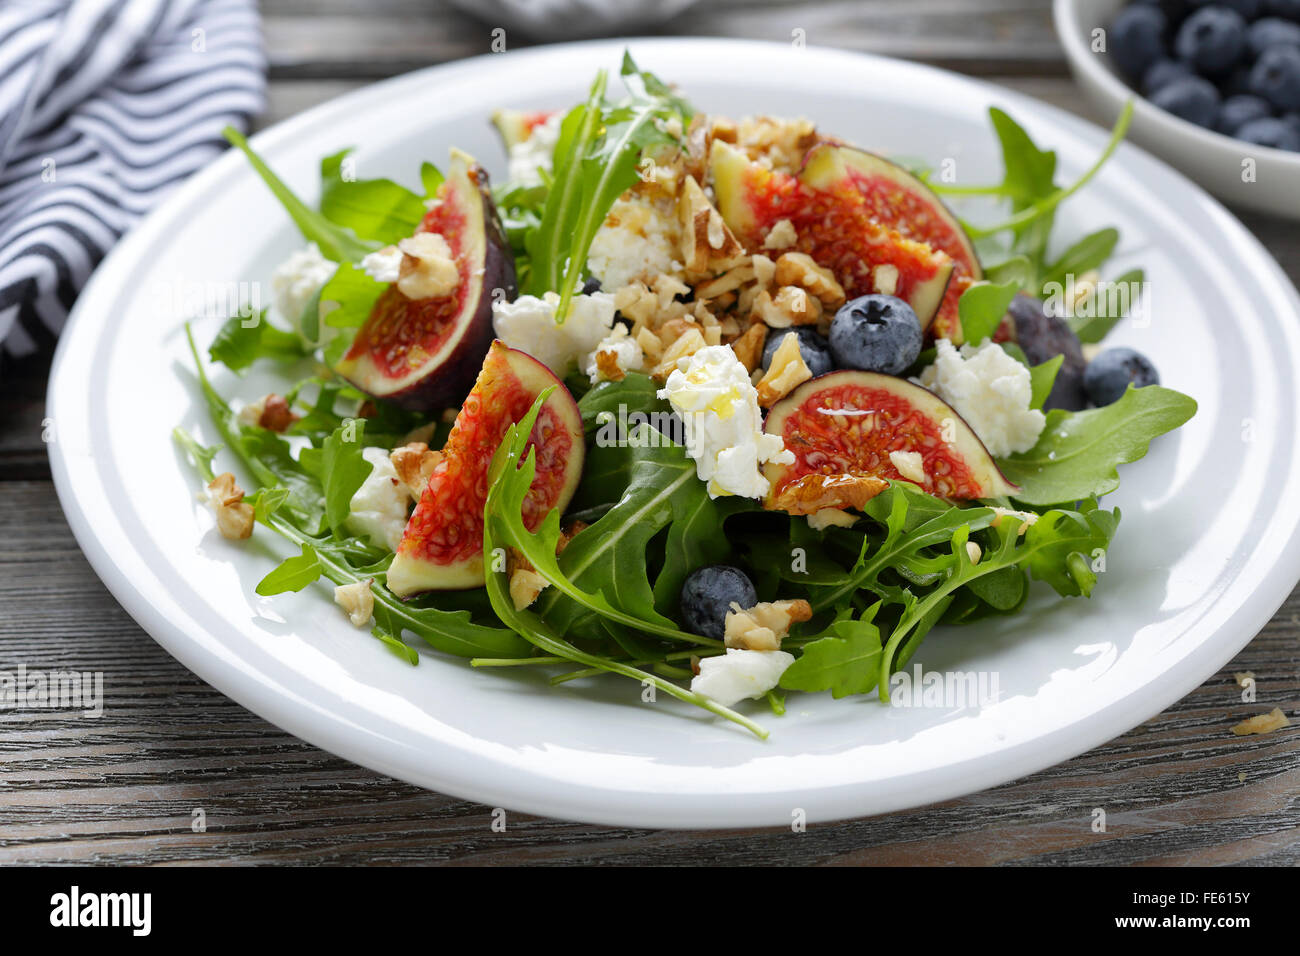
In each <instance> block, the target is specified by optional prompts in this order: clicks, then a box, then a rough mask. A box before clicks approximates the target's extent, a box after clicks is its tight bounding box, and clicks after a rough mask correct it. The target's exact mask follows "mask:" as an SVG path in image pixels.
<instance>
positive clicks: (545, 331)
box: [492, 292, 616, 378]
mask: <svg viewBox="0 0 1300 956" xmlns="http://www.w3.org/2000/svg"><path fill="white" fill-rule="evenodd" d="M559 304H560V297H559V296H558V295H557V294H556V293H554V292H547V293H546V294H545V295H544V296H542V297H541V298H540V299H539V298H538V297H537V296H535V295H521V296H520V297H519V298H517V299H516V300H515V301H514V302H495V303H493V305H492V327H493V329H494V330H495V331H496V335H497V338H499V339H500V340H501V341H502V342H505V343H506V345H508V346H510V347H511V348H512V349H519V350H520V351H521V352H527V353H528V354H529V355H531V356H532V357H533V358H535V359H537V361H539V362H541V363H542V364H543V365H545V366H546V367H547V368H549V369H550V370H551V371H552V372H554V373H555V374H556V375H558V376H560V377H561V378H563V377H564V376H565V375H566V374H567V373H568V371H569V369H570V368H572V367H573V364H574V363H575V362H579V361H583V360H585V359H586V358H587V357H588V356H590V355H591V353H592V350H594V349H595V348H596V346H597V345H599V344H600V342H601V341H602V340H603V339H604V338H605V337H606V336H607V335H609V333H610V330H611V328H612V326H613V325H614V313H615V311H616V310H615V308H614V297H613V296H612V295H610V294H609V293H608V292H593V293H591V294H590V295H575V296H574V297H573V299H572V300H571V301H570V303H569V314H568V316H567V317H566V318H565V320H564V324H563V325H556V324H555V308H556V306H558V305H559ZM584 367H585V366H584Z"/></svg>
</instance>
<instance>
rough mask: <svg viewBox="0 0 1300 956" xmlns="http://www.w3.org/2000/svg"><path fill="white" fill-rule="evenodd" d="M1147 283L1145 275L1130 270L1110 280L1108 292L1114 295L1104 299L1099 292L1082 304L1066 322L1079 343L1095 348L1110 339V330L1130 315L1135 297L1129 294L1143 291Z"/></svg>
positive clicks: (1107, 284)
mask: <svg viewBox="0 0 1300 956" xmlns="http://www.w3.org/2000/svg"><path fill="white" fill-rule="evenodd" d="M1145 281H1146V273H1145V272H1143V271H1142V270H1141V269H1130V270H1129V271H1128V272H1125V273H1124V274H1123V275H1121V276H1119V277H1118V278H1116V279H1109V280H1107V282H1106V288H1107V289H1109V290H1112V291H1113V293H1114V294H1113V295H1111V294H1106V295H1103V294H1102V293H1101V292H1100V291H1099V292H1096V293H1094V294H1093V295H1092V296H1091V297H1089V299H1088V300H1085V302H1083V303H1081V304H1080V305H1079V307H1077V308H1076V310H1075V312H1074V313H1072V314H1071V315H1070V316H1069V317H1068V318H1067V319H1066V321H1067V322H1069V324H1070V328H1071V329H1073V330H1074V334H1075V335H1077V336H1078V337H1079V341H1080V342H1082V343H1084V344H1085V345H1086V344H1095V343H1097V342H1100V341H1101V340H1102V339H1104V338H1105V337H1106V336H1107V335H1109V334H1110V330H1111V329H1113V328H1114V327H1115V326H1116V324H1118V322H1119V320H1120V319H1122V318H1124V316H1125V315H1127V314H1128V313H1129V311H1130V309H1131V307H1132V305H1133V302H1132V296H1131V295H1130V294H1129V293H1128V291H1127V290H1131V289H1135V288H1136V289H1139V290H1140V289H1141V287H1142V284H1143V282H1145ZM1139 294H1140V293H1139Z"/></svg>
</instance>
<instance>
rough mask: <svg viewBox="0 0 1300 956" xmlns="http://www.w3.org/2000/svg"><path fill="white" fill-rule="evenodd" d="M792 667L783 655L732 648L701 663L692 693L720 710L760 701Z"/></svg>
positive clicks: (782, 653) (703, 659) (788, 659)
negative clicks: (742, 703)
mask: <svg viewBox="0 0 1300 956" xmlns="http://www.w3.org/2000/svg"><path fill="white" fill-rule="evenodd" d="M793 663H794V655H793V654H789V653H787V652H786V651H746V650H738V649H736V648H734V647H732V648H728V649H727V653H726V654H724V655H720V656H718V657H705V658H701V660H700V672H699V673H698V674H697V675H695V677H694V678H693V679H692V680H691V690H692V691H694V692H695V693H697V694H703V695H704V696H705V697H707V698H709V699H710V700H712V701H716V702H717V703H719V704H721V705H722V706H723V707H730V706H731V705H733V704H735V703H738V702H739V701H742V700H754V699H756V698H759V697H762V696H763V695H764V694H766V693H767V692H768V691H769V690H771V689H772V688H774V687H776V685H777V684H778V683H779V682H780V680H781V675H782V674H784V673H785V669H786V668H787V667H789V666H790V665H791V664H793Z"/></svg>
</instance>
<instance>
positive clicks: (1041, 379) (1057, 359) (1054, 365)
mask: <svg viewBox="0 0 1300 956" xmlns="http://www.w3.org/2000/svg"><path fill="white" fill-rule="evenodd" d="M1020 354H1021V355H1023V354H1024V353H1023V352H1021V353H1020ZM1064 361H1065V356H1064V355H1053V356H1052V357H1051V358H1049V359H1048V360H1047V361H1046V362H1044V363H1043V364H1042V365H1034V366H1031V367H1030V369H1029V407H1030V408H1042V407H1043V402H1045V401H1047V396H1048V395H1050V394H1051V393H1052V386H1053V385H1055V384H1056V373H1057V372H1059V371H1060V370H1061V363H1063V362H1064Z"/></svg>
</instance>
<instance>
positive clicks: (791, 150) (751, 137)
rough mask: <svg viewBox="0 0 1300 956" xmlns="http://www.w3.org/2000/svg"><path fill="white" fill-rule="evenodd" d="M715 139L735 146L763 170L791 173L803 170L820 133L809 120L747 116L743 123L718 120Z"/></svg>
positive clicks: (715, 121)
mask: <svg viewBox="0 0 1300 956" xmlns="http://www.w3.org/2000/svg"><path fill="white" fill-rule="evenodd" d="M713 136H714V138H715V139H721V140H724V141H725V142H730V143H735V144H736V145H737V146H739V147H740V148H741V149H742V150H743V151H744V152H745V154H746V155H747V156H748V157H749V158H750V159H751V160H753V161H755V162H757V163H759V164H760V165H762V166H766V167H768V168H770V169H779V170H782V171H784V172H791V173H792V172H795V171H797V170H798V169H799V167H800V165H801V164H802V163H803V157H804V154H805V153H807V152H808V150H809V149H810V148H811V147H812V146H813V145H814V144H815V143H816V142H817V138H818V137H817V129H816V127H814V126H813V124H812V121H811V120H809V119H804V118H803V117H799V118H795V119H785V118H777V117H771V116H747V117H745V118H744V119H742V120H741V121H740V122H739V123H732V122H731V121H730V120H725V119H721V118H719V119H716V120H714V124H713ZM728 137H730V138H728Z"/></svg>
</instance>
